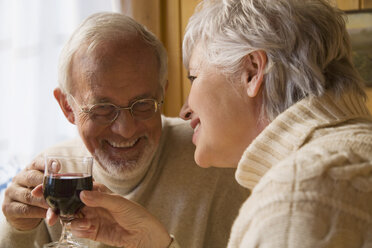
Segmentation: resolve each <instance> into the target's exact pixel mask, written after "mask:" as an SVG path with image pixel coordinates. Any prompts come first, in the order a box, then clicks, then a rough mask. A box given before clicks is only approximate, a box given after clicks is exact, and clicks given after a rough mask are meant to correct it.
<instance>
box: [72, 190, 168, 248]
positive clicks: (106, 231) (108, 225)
mask: <svg viewBox="0 0 372 248" xmlns="http://www.w3.org/2000/svg"><path fill="white" fill-rule="evenodd" d="M80 198H81V200H82V201H83V202H84V204H85V205H86V206H85V207H84V208H83V209H82V213H83V215H84V218H80V219H75V220H73V221H72V223H71V228H72V232H73V234H74V235H75V236H77V237H81V238H89V239H92V240H96V241H99V242H103V243H105V244H108V245H112V246H120V247H126V248H131V247H140V248H147V247H151V248H157V247H159V248H166V247H168V245H169V244H170V243H171V238H170V236H169V234H168V232H167V231H166V229H165V228H164V226H163V225H162V224H161V223H160V222H159V221H158V220H157V219H156V218H155V217H154V216H152V215H151V214H150V213H149V212H147V211H146V210H145V209H144V208H143V207H141V206H140V205H138V204H136V203H134V202H131V201H129V200H127V199H125V198H124V197H122V196H120V195H116V194H112V193H107V192H100V191H82V192H81V193H80Z"/></svg>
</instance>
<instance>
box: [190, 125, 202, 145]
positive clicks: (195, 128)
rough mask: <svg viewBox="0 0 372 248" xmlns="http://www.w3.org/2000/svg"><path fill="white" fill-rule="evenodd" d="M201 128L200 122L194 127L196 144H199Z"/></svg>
mask: <svg viewBox="0 0 372 248" xmlns="http://www.w3.org/2000/svg"><path fill="white" fill-rule="evenodd" d="M199 128H200V122H199V123H198V124H196V126H195V127H194V134H193V135H192V143H193V144H194V145H196V144H197V140H198V137H199Z"/></svg>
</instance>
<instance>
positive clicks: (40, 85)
mask: <svg viewBox="0 0 372 248" xmlns="http://www.w3.org/2000/svg"><path fill="white" fill-rule="evenodd" d="M119 10H120V1H119V0H118V1H115V0H111V1H110V0H0V118H1V120H0V191H1V189H2V188H4V186H5V184H6V183H7V181H9V177H11V176H12V175H14V174H15V173H16V172H17V171H19V169H20V168H21V167H22V166H25V165H26V164H25V163H26V162H29V161H30V160H31V159H32V158H33V157H34V156H36V155H37V153H39V152H40V151H42V150H43V149H45V148H47V147H48V146H50V145H52V144H55V143H57V142H59V141H62V140H65V139H68V138H71V137H74V136H77V131H76V127H75V126H74V125H72V124H70V123H69V122H68V121H67V120H66V119H65V117H64V116H63V113H62V111H61V110H60V109H59V106H58V104H57V102H56V101H55V99H54V97H53V89H54V88H55V87H56V86H57V63H58V56H59V52H60V50H61V48H62V46H63V44H64V43H65V42H66V40H67V39H68V37H69V35H70V34H71V33H72V32H73V30H74V29H75V28H76V27H77V25H78V24H79V23H80V22H81V21H82V20H83V19H84V18H85V17H87V16H89V15H90V14H92V13H95V12H99V11H119Z"/></svg>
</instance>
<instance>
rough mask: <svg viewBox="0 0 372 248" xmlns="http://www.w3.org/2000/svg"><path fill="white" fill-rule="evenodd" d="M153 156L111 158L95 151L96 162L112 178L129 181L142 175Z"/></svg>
mask: <svg viewBox="0 0 372 248" xmlns="http://www.w3.org/2000/svg"><path fill="white" fill-rule="evenodd" d="M152 155H153V154H151V155H150V154H146V153H145V154H142V156H140V157H139V158H136V159H124V158H111V157H109V156H107V154H106V153H104V152H103V151H97V153H96V156H95V157H96V160H97V161H98V162H99V164H100V166H101V168H103V169H104V170H105V171H106V172H107V173H108V174H110V175H111V176H112V177H113V178H116V179H121V180H130V179H134V178H136V177H138V176H141V175H143V174H144V173H145V172H146V171H147V169H148V167H149V165H150V162H151V158H152Z"/></svg>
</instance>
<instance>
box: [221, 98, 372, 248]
mask: <svg viewBox="0 0 372 248" xmlns="http://www.w3.org/2000/svg"><path fill="white" fill-rule="evenodd" d="M236 179H237V181H238V182H239V183H240V184H241V185H242V186H243V187H246V188H248V189H251V190H252V194H251V196H250V197H249V198H248V199H247V200H246V202H245V203H244V204H243V206H242V207H241V209H240V213H239V216H238V218H237V219H236V220H235V223H234V225H233V228H232V233H231V237H230V241H229V245H228V247H229V248H233V247H234V248H235V247H240V248H243V247H244V248H250V247H252V248H253V247H255V248H256V247H270V248H271V247H273V248H274V247H275V248H314V247H317V248H319V247H327V248H344V247H345V248H346V247H347V248H354V247H372V117H371V115H370V114H369V112H368V110H367V108H366V106H365V104H364V102H363V101H362V100H361V99H358V97H357V96H355V95H353V94H345V95H343V96H342V97H340V98H337V97H335V96H332V95H329V94H327V95H325V96H323V97H321V98H315V97H310V98H307V99H304V100H302V101H300V102H298V103H296V104H295V105H293V106H292V107H290V108H289V109H287V110H286V111H284V112H283V113H282V114H281V115H279V116H278V117H277V118H276V119H275V120H274V121H273V122H272V123H270V124H269V125H268V126H267V127H266V128H265V129H264V130H263V132H262V133H261V134H260V135H259V136H258V137H257V138H256V139H255V140H254V141H253V142H252V143H251V145H250V146H249V147H248V148H247V149H246V151H245V153H244V155H243V156H242V158H241V160H240V162H239V165H238V169H237V172H236Z"/></svg>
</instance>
